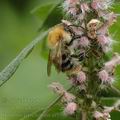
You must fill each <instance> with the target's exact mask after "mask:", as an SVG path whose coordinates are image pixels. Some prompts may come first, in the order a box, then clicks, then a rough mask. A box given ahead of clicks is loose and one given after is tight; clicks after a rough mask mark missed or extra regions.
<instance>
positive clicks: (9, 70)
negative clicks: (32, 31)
mask: <svg viewBox="0 0 120 120" xmlns="http://www.w3.org/2000/svg"><path fill="white" fill-rule="evenodd" d="M47 33H48V31H46V32H44V33H42V34H40V36H38V37H37V38H36V39H35V40H33V41H32V42H31V43H30V44H28V46H27V47H25V48H24V49H23V50H22V51H21V53H20V54H19V55H18V56H17V57H16V58H15V59H14V60H13V61H12V62H11V63H10V64H9V65H8V66H7V67H5V69H3V71H1V73H0V86H2V85H3V84H4V83H5V82H6V81H7V80H8V79H10V77H12V75H13V74H14V73H15V71H16V70H17V68H18V67H19V65H20V64H21V62H22V61H23V60H24V59H25V58H26V57H27V56H28V55H29V54H30V53H31V52H32V50H33V48H34V47H35V46H36V45H37V44H38V43H39V42H40V41H41V40H42V39H44V37H45V36H46V35H47Z"/></svg>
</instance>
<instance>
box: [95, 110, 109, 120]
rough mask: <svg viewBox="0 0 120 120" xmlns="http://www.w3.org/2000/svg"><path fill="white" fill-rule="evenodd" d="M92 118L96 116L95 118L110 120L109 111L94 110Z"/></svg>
mask: <svg viewBox="0 0 120 120" xmlns="http://www.w3.org/2000/svg"><path fill="white" fill-rule="evenodd" d="M93 116H94V118H96V120H101V119H102V120H111V119H110V114H109V113H105V112H103V113H102V112H99V111H95V112H94V114H93Z"/></svg>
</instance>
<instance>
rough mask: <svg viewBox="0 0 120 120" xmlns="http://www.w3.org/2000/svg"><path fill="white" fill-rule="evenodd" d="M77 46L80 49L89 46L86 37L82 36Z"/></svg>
mask: <svg viewBox="0 0 120 120" xmlns="http://www.w3.org/2000/svg"><path fill="white" fill-rule="evenodd" d="M79 44H80V46H82V47H88V46H89V45H90V41H89V40H88V38H87V37H85V36H83V37H81V38H80V41H79Z"/></svg>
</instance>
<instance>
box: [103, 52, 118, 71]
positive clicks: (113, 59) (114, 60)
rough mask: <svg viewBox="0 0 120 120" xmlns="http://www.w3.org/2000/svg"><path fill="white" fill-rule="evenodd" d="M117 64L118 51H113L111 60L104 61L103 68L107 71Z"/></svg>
mask: <svg viewBox="0 0 120 120" xmlns="http://www.w3.org/2000/svg"><path fill="white" fill-rule="evenodd" d="M119 64H120V55H119V54H118V53H115V54H114V56H113V58H112V60H110V61H109V62H106V63H105V66H104V69H105V70H106V71H107V72H112V71H113V70H114V68H115V67H116V66H117V65H119Z"/></svg>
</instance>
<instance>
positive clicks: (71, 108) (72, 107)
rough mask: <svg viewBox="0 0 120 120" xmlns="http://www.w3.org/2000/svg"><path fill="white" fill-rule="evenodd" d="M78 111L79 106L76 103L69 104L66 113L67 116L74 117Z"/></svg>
mask: <svg viewBox="0 0 120 120" xmlns="http://www.w3.org/2000/svg"><path fill="white" fill-rule="evenodd" d="M76 110H77V104H76V103H74V102H71V103H68V104H67V106H66V107H65V110H64V113H65V115H73V114H74V113H75V112H76Z"/></svg>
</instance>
